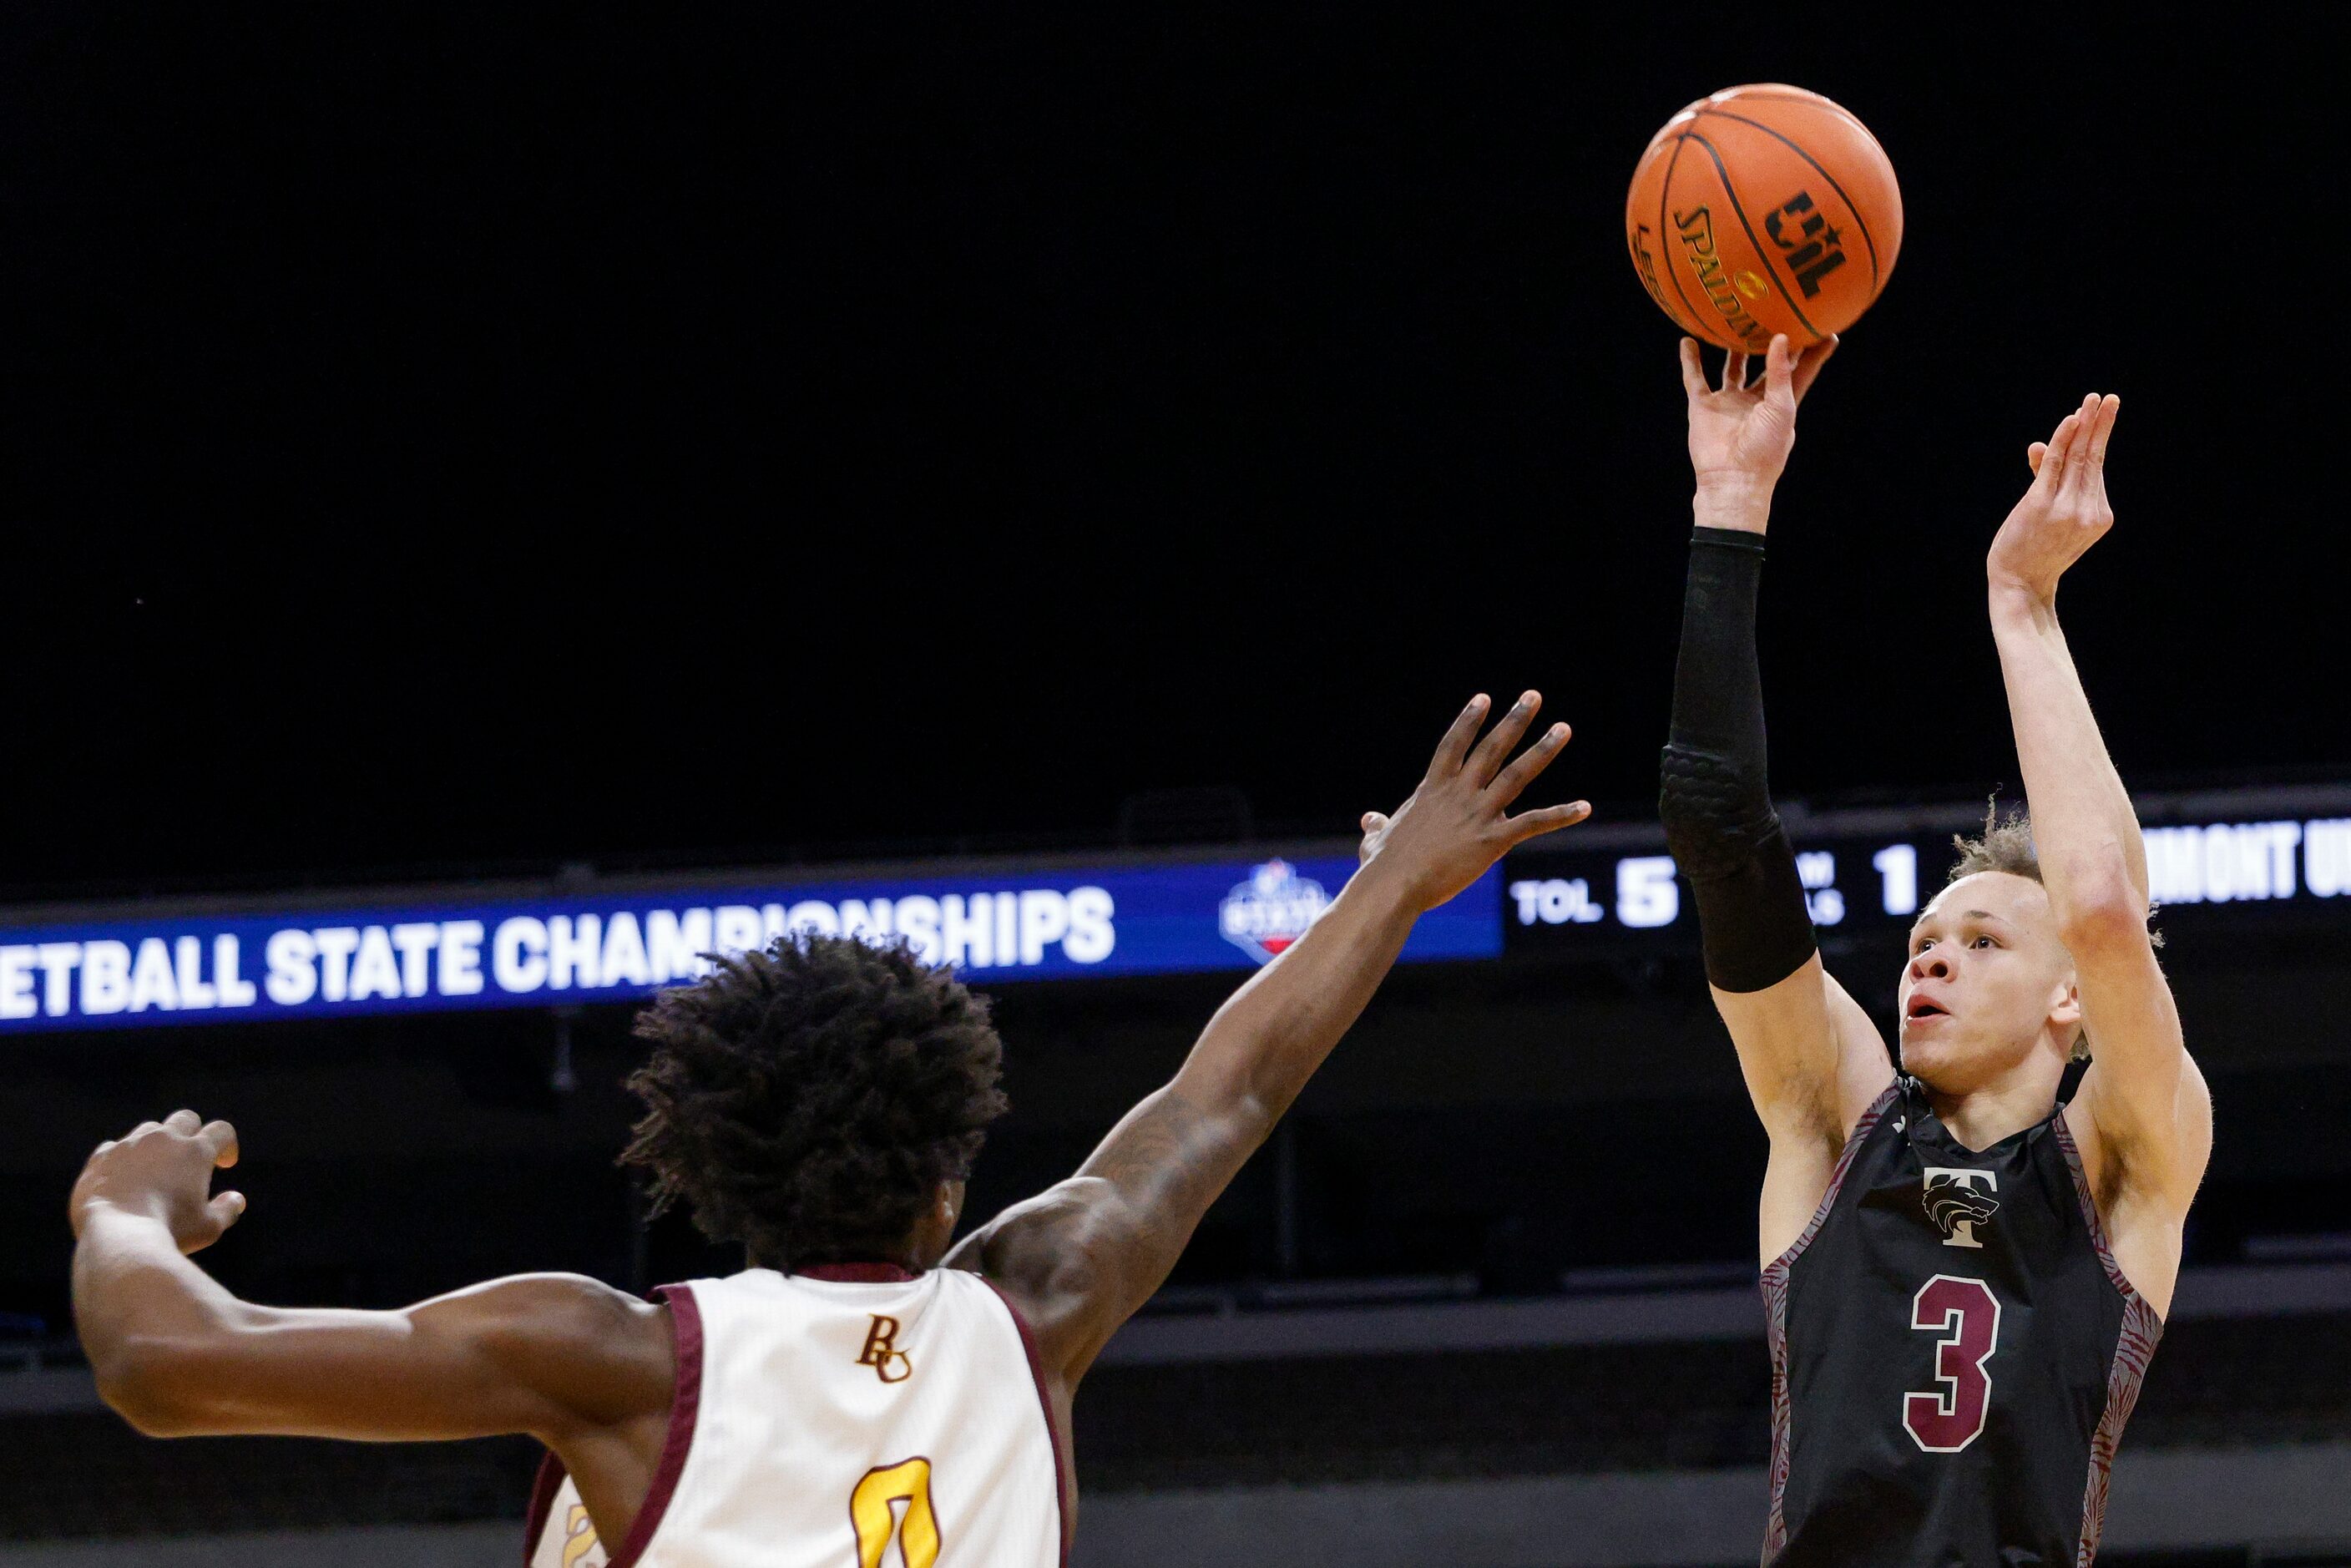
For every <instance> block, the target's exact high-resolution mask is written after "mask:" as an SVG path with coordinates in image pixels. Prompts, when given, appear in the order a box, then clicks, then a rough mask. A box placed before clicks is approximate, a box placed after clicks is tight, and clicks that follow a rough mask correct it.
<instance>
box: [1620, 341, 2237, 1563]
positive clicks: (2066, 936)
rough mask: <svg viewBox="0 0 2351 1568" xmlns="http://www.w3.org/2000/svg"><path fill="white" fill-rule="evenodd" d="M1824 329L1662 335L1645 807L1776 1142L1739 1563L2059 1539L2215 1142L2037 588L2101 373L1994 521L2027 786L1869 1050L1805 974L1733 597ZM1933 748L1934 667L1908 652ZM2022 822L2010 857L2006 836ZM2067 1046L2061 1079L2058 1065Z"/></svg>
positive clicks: (2086, 509)
mask: <svg viewBox="0 0 2351 1568" xmlns="http://www.w3.org/2000/svg"><path fill="white" fill-rule="evenodd" d="M1832 350H1834V342H1831V343H1829V344H1824V345H1822V346H1821V347H1820V348H1818V349H1814V350H1808V351H1807V352H1806V353H1805V354H1804V355H1803V356H1802V357H1801V358H1795V359H1792V358H1791V356H1790V353H1789V350H1788V343H1787V340H1786V339H1784V338H1777V339H1774V340H1772V342H1771V349H1770V352H1769V354H1768V356H1767V359H1766V365H1765V371H1764V378H1763V381H1762V383H1761V385H1759V386H1756V387H1752V388H1750V387H1748V386H1747V385H1745V380H1746V373H1747V363H1746V356H1744V355H1741V354H1732V355H1730V356H1729V362H1728V364H1727V365H1726V366H1725V369H1724V373H1723V380H1722V383H1721V385H1720V387H1719V388H1711V387H1709V386H1708V384H1707V382H1706V379H1705V377H1704V374H1703V372H1702V371H1701V369H1700V366H1699V361H1698V346H1697V344H1695V343H1693V342H1690V341H1688V340H1684V342H1683V344H1682V381H1683V384H1684V387H1685V389H1686V390H1687V394H1688V403H1689V449H1690V458H1691V461H1692V463H1693V464H1694V465H1696V468H1697V475H1698V496H1697V506H1696V510H1697V520H1698V529H1697V534H1696V537H1695V538H1694V540H1693V542H1692V546H1691V552H1690V568H1689V585H1688V597H1687V603H1686V606H1685V610H1684V614H1683V621H1682V643H1681V657H1680V663H1679V664H1678V666H1677V669H1676V672H1675V679H1674V716H1673V728H1672V735H1671V739H1670V741H1669V743H1668V744H1667V747H1666V748H1665V757H1664V766H1663V774H1664V788H1663V790H1662V794H1661V799H1660V807H1661V810H1662V814H1663V816H1664V818H1665V822H1666V830H1667V841H1668V842H1669V844H1670V845H1671V847H1672V849H1673V852H1674V855H1675V858H1676V860H1677V861H1678V862H1679V863H1680V866H1681V869H1682V871H1683V872H1684V873H1686V874H1687V876H1688V877H1689V879H1690V883H1691V885H1692V887H1693V889H1694V892H1695V895H1696V899H1697V904H1698V917H1699V922H1700V925H1701V928H1702V930H1703V933H1704V940H1705V950H1706V966H1707V977H1708V980H1709V981H1710V982H1711V984H1712V989H1713V993H1714V999H1715V1005H1716V1007H1717V1008H1718V1009H1719V1010H1720V1012H1721V1014H1722V1018H1723V1021H1724V1022H1725V1023H1726V1024H1728V1025H1729V1029H1730V1035H1731V1039H1732V1040H1733V1041H1734V1042H1735V1043H1736V1044H1737V1046H1738V1050H1739V1061H1740V1070H1741V1071H1742V1072H1743V1073H1744V1074H1745V1077H1746V1080H1747V1087H1748V1091H1749V1092H1750V1094H1751V1095H1752V1096H1753V1099H1754V1102H1755V1109H1756V1113H1757V1114H1759V1115H1760V1116H1761V1118H1762V1120H1763V1124H1764V1127H1765V1128H1766V1130H1767V1131H1768V1132H1769V1134H1770V1135H1771V1159H1770V1163H1769V1165H1768V1166H1767V1167H1766V1169H1765V1173H1764V1177H1763V1197H1762V1204H1761V1215H1760V1218H1761V1258H1762V1261H1763V1264H1764V1271H1763V1294H1764V1301H1765V1304H1766V1308H1767V1311H1768V1315H1769V1329H1770V1338H1771V1366H1772V1386H1771V1393H1772V1454H1771V1519H1770V1523H1769V1525H1768V1527H1767V1530H1766V1532H1765V1536H1764V1546H1763V1558H1764V1561H1765V1562H1766V1563H1776V1564H1781V1565H1783V1568H1794V1565H1797V1564H1805V1565H1810V1564H1816V1563H1818V1564H1826V1563H1834V1564H1838V1565H1839V1568H1866V1565H1872V1564H1885V1565H1886V1568H1894V1565H1896V1564H1901V1565H1905V1568H1908V1565H1913V1564H1917V1563H1938V1564H1945V1563H1948V1564H1954V1565H1957V1564H1966V1565H1969V1568H1996V1565H2005V1564H2010V1563H2075V1564H2087V1563H2089V1562H2090V1560H2091V1558H2092V1557H2093V1555H2094V1554H2095V1552H2096V1550H2097V1542H2098V1531H2099V1527H2100V1523H2101V1520H2102V1517H2103V1514H2104V1511H2105V1489H2106V1472H2107V1466H2108V1464H2109V1462H2110V1461H2111V1459H2112V1458H2113V1455H2114V1449H2115V1444H2116V1440H2117V1439H2118V1438H2119V1437H2120V1436H2121V1433H2122V1427H2123V1422H2124V1420H2125V1419H2126V1417H2127V1416H2129V1414H2130V1408H2131V1405H2132V1402H2133V1401H2134V1400H2135V1399H2136V1397H2137V1392H2138V1382H2139V1378H2140V1376H2141V1375H2142V1374H2143V1373H2144V1372H2145V1370H2146V1367H2147V1358H2148V1357H2149V1355H2150V1354H2153V1351H2154V1348H2155V1342H2156V1338H2157V1336H2158V1334H2159V1333H2161V1332H2162V1326H2163V1325H2162V1314H2163V1312H2164V1311H2165V1310H2166V1309H2167V1308H2168V1305H2169V1304H2170V1301H2171V1291H2172V1287H2173V1284H2174V1282H2175V1281H2177V1279H2178V1277H2179V1254H2180V1231H2181V1226H2182V1224H2183V1222H2184V1221H2185V1219H2186V1218H2187V1214H2188V1207H2189V1201H2190V1200H2191V1199H2192V1198H2193V1197H2194V1196H2195V1192H2196V1186H2197V1183H2198V1182H2199V1180H2200V1179H2201V1178H2202V1176H2203V1171H2204V1165H2205V1161H2206V1159H2207V1157H2208V1156H2209V1155H2210V1152H2211V1101H2210V1095H2209V1094H2208V1092H2206V1089H2205V1085H2204V1081H2203V1079H2202V1077H2201V1075H2199V1073H2198V1071H2197V1070H2196V1066H2195V1063H2194V1062H2192V1061H2190V1060H2189V1057H2188V1054H2187V1051H2185V1050H2184V1049H2183V1047H2182V1044H2181V1040H2180V1029H2179V1014H2178V1013H2177V1011H2176V1010H2175V1009H2173V1006H2172V1000H2171V993H2170V989H2169V988H2168V986H2167V984H2166V983H2165V980H2164V977H2163V972H2162V970H2161V969H2160V968H2158V967H2157V964H2156V958H2155V950H2154V945H2153V938H2152V937H2151V936H2150V934H2149V932H2148V930H2147V908H2148V905H2147V862H2146V857H2145V854H2144V852H2143V847H2142V844H2141V841H2140V837H2139V831H2138V823H2137V819H2136V818H2135V817H2134V815H2133V813H2132V810H2131V803H2130V798H2129V796H2128V795H2126V793H2125V792H2124V789H2123V786H2122V782H2121V780H2120V779H2117V778H2116V774H2115V769H2114V766H2113V764H2112V763H2111V762H2109V761H2108V759H2107V757H2106V753H2105V744H2104V742H2103V741H2102V740H2101V738H2100V737H2099V734H2098V728H2097V725H2096V722H2095V720H2094V719H2093V718H2092V716H2091V713H2090V706H2089V703H2088V700H2087V699H2086V698H2085V696H2084V695H2083V692H2082V686H2081V683H2080V681H2079V680H2078V679H2077V678H2076V677H2075V675H2074V665H2073V661H2072V658H2071V656H2070V655H2069V654H2068V653H2067V652H2066V647H2065V640H2064V634H2063V633H2062V632H2060V631H2059V629H2058V625H2057V617H2056V611H2055V599H2056V591H2057V580H2058V579H2059V578H2060V577H2061V576H2062V575H2063V574H2064V571H2065V570H2066V569H2067V568H2068V567H2070V566H2072V565H2073V564H2074V561H2075V560H2076V559H2079V558H2080V557H2081V555H2082V553H2083V552H2084V551H2085V550H2086V549H2089V547H2090V546H2091V545H2092V544H2094V543H2095V542H2096V540H2097V538H2099V536H2100V535H2102V534H2104V533H2105V530H2106V528H2108V526H2109V525H2110V524H2111V523H2112V522H2113V514H2112V513H2111V512H2110V511H2109V510H2108V508H2107V505H2106V497H2105V476H2104V467H2105V455H2106V443H2107V438H2108V437H2109V435H2110V434H2112V432H2113V430H2114V423H2115V414H2116V407H2117V402H2116V399H2114V398H2111V397H2108V398H2104V399H2100V398H2095V397H2094V398H2089V399H2085V401H2084V402H2083V404H2082V407H2081V408H2080V410H2079V411H2078V412H2076V413H2071V414H2068V415H2067V416H2066V417H2065V419H2064V422H2063V423H2060V424H2059V425H2058V427H2057V430H2056V434H2053V436H2051V437H2050V439H2049V441H2048V443H2047V444H2046V445H2045V447H2044V446H2043V444H2041V443H2038V442H2036V443H2034V444H2033V445H2032V449H2031V452H2030V460H2031V462H2032V465H2033V468H2034V476H2033V479H2032V487H2031V488H2030V489H2029V490H2027V491H2026V493H2025V496H2024V498H2023V499H2022V501H2020V502H2018V503H2017V506H2016V508H2015V510H2013V511H2012V512H2011V513H2010V514H2009V517H2008V520H2007V521H2006V522H2005V523H2003V524H2002V525H2001V529H2000V533H1999V536H1998V537H1997V538H1995V539H1994V540H1993V541H1992V547H1991V559H1990V561H1989V563H1988V570H1989V574H1990V584H1991V622H1992V632H1993V637H1994V640H1995V641H1996V642H1997V643H1998V644H1999V649H2000V659H2001V670H2002V673H2003V674H2004V675H2005V677H2006V681H2007V686H2008V700H2009V709H2010V714H2011V718H2012V720H2013V723H2014V726H2015V731H2016V747H2017V753H2018V756H2019V758H2020V759H2021V761H2022V767H2023V776H2024V787H2025V791H2026V794H2027V796H2028V799H2029V804H2030V806H2031V808H2032V820H2031V823H2030V825H2029V827H2028V825H2027V824H2026V823H2025V822H2024V821H2022V820H2020V821H2011V822H2010V823H2007V824H2001V823H1998V822H1993V823H1990V824H1988V825H1987V830H1986V831H1985V834H1984V836H1983V838H1982V839H1981V840H1980V841H1973V842H1969V843H1966V844H1963V845H1962V846H1961V848H1962V853H1961V856H1960V860H1959V864H1958V866H1957V867H1956V868H1955V869H1954V871H1953V873H1952V880H1951V882H1950V883H1949V886H1947V887H1945V888H1944V889H1943V891H1942V892H1941V893H1940V894H1938V896H1937V897H1936V898H1935V899H1934V901H1933V902H1932V903H1930V904H1928V906H1927V908H1926V910H1925V911H1924V913H1922V914H1921V915H1919V916H1918V919H1917V925H1915V927H1914V928H1913V930H1912V932H1911V936H1910V957H1909V961H1908V963H1907V965H1906V966H1905V967H1904V969H1903V973H1902V979H1901V987H1900V1005H1901V1027H1900V1063H1901V1069H1902V1071H1900V1072H1897V1071H1896V1067H1895V1064H1894V1063H1893V1062H1892V1061H1888V1059H1887V1054H1886V1043H1885V1041H1884V1040H1881V1039H1880V1038H1879V1037H1878V1033H1877V1030H1876V1029H1875V1028H1874V1027H1873V1026H1872V1025H1871V1023H1870V1021H1869V1019H1868V1017H1867V1016H1866V1015H1865V1013H1864V1012H1863V1011H1862V1009H1861V1008H1860V1007H1859V1006H1858V1005H1857V1004H1856V1003H1855V1001H1854V1000H1853V998H1851V997H1849V996H1848V995H1846V994H1845V991H1844V988H1843V987H1841V986H1839V985H1838V984H1837V982H1836V981H1835V980H1834V978H1832V977H1830V976H1829V974H1828V973H1827V971H1826V970H1824V969H1823V967H1821V960H1820V956H1819V955H1818V954H1817V953H1816V952H1815V951H1814V948H1813V931H1812V925H1811V923H1810V921H1809V919H1808V918H1807V915H1806V911H1805V904H1804V895H1803V891H1802V886H1801V885H1800V883H1799V881H1798V878H1797V874H1796V866H1795V862H1794V857H1793V855H1792V852H1791V851H1790V848H1789V845H1788V842H1787V841H1786V839H1785V838H1784V837H1783V836H1782V832H1781V829H1780V824H1779V820H1778V818H1777V817H1776V816H1775V815H1774V813H1773V811H1772V809H1771V797H1770V794H1769V792H1768V790H1767V789H1766V787H1765V779H1764V744H1763V707H1762V689H1761V681H1760V679H1759V677H1758V674H1757V670H1756V658H1755V634H1754V632H1755V602H1756V590H1757V583H1758V580H1759V579H1760V577H1761V570H1762V559H1763V533H1764V527H1765V523H1766V521H1767V519H1768V517H1769V515H1770V510H1771V489H1772V486H1773V485H1774V483H1775V482H1776V481H1777V480H1778V478H1779V476H1780V471H1781V469H1782V467H1783V466H1784V465H1785V464H1786V462H1787V457H1788V453H1789V449H1790V447H1791V446H1792V444H1793V442H1794V439H1795V418H1796V405H1797V402H1798V400H1799V399H1800V398H1802V395H1803V393H1804V391H1805V389H1806V388H1807V386H1808V385H1809V384H1810V383H1811V382H1812V381H1813V377H1814V376H1816V375H1817V374H1818V373H1819V371H1820V368H1821V365H1822V363H1823V361H1825V360H1826V359H1827V358H1828V355H1829V353H1830V352H1831V351H1832ZM1906 656H1907V657H1909V658H1910V659H1911V661H1912V662H1913V664H1915V666H1916V670H1917V684H1918V686H1919V689H1920V702H1919V704H1918V708H1917V712H1916V713H1915V714H1913V715H1905V716H1902V717H1903V719H1904V723H1903V724H1902V726H1901V730H1902V733H1904V734H1906V735H1912V736H1915V737H1917V738H1918V739H1919V740H1921V741H1923V742H1925V743H1927V744H1932V742H1933V739H1934V736H1935V730H1936V710H1937V708H1938V706H1939V704H1940V703H1941V701H1942V700H1943V699H1944V697H1945V696H1946V695H1948V686H1949V672H1948V670H1946V669H1945V668H1944V667H1943V663H1942V661H1941V660H1940V658H1939V657H1938V651H1937V650H1935V649H1933V648H1915V649H1911V650H1909V651H1908V652H1907V655H1906ZM2036 849H2037V851H2038V854H2037V856H2036V853H2035V852H2036ZM2089 1046H2095V1050H2096V1061H2095V1064H2094V1065H2091V1066H2089V1067H2088V1068H2087V1069H2086V1071H2085V1072H2084V1074H2083V1076H2082V1078H2081V1081H2080V1084H2079V1088H2078V1090H2077V1091H2076V1092H2075V1093H2074V1095H2073V1097H2072V1099H2071V1100H2070V1101H2069V1102H2066V1103H2060V1100H2059V1096H2060V1092H2061V1084H2062V1082H2063V1080H2064V1076H2065V1072H2066V1069H2067V1063H2068V1061H2069V1059H2071V1058H2075V1057H2077V1056H2085V1055H2086V1048H2087V1047H2089Z"/></svg>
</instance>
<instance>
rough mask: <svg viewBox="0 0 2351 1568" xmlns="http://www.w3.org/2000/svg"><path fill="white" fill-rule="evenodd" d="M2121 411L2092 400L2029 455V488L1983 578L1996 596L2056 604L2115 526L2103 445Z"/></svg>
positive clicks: (2116, 402)
mask: <svg viewBox="0 0 2351 1568" xmlns="http://www.w3.org/2000/svg"><path fill="white" fill-rule="evenodd" d="M2122 406H2123V400H2122V399H2120V398H2118V397H2116V396H2115V395H2114V393H2112V392H2108V393H2106V394H2105V396H2104V397H2100V396H2099V395H2098V394H2097V393H2095V392H2092V393H2091V394H2090V395H2089V396H2087V397H2085V398H2084V399H2083V400H2082V406H2081V407H2080V408H2078V409H2075V410H2074V412H2073V413H2069V414H2067V415H2066V416H2065V417H2064V419H2062V420H2060V421H2059V422H2058V423H2057V428H2056V430H2055V431H2054V432H2053V433H2052V434H2051V435H2050V437H2049V439H2048V440H2047V441H2036V442H2034V443H2033V444H2032V445H2030V446H2028V447H2026V448H2025V449H2024V461H2025V463H2026V465H2028V466H2030V467H2031V468H2032V487H2031V488H2030V489H2028V490H2026V491H2025V492H2024V498H2023V499H2022V500H2021V501H2019V502H2017V503H2016V507H2015V509H2014V510H2013V511H2011V512H2010V513H2009V514H2008V520H2007V521H2006V522H2004V523H2002V524H2001V526H2000V532H1999V534H1998V535H1996V536H1995V537H1994V538H1993V539H1992V541H1991V557H1990V558H1989V559H1987V560H1986V561H1985V563H1984V570H1985V571H1986V573H1987V575H1988V576H1989V577H1990V578H1991V586H1992V588H1993V589H1994V590H2009V591H2019V592H2023V593H2027V594H2030V595H2032V597H2033V598H2035V599H2037V600H2043V601H2053V600H2054V599H2055V598H2056V597H2057V580H2058V579H2059V578H2061V577H2063V576H2064V575H2065V569H2066V568H2068V567H2070V566H2072V565H2073V564H2074V562H2075V561H2077V560H2079V559H2082V556H2083V553H2084V552H2085V551H2086V550H2087V549H2089V548H2090V547H2091V546H2092V545H2094V544H2096V543H2097V542H2098V540H2099V539H2100V538H2104V537H2105V531H2106V530H2107V529H2108V528H2113V527H2114V526H2115V509H2114V507H2111V506H2110V505H2108V504H2107V501H2106V443H2107V442H2108V441H2109V440H2111V439H2113V436H2114V434H2115V416H2116V414H2117V413H2120V412H2121V410H2122Z"/></svg>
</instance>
